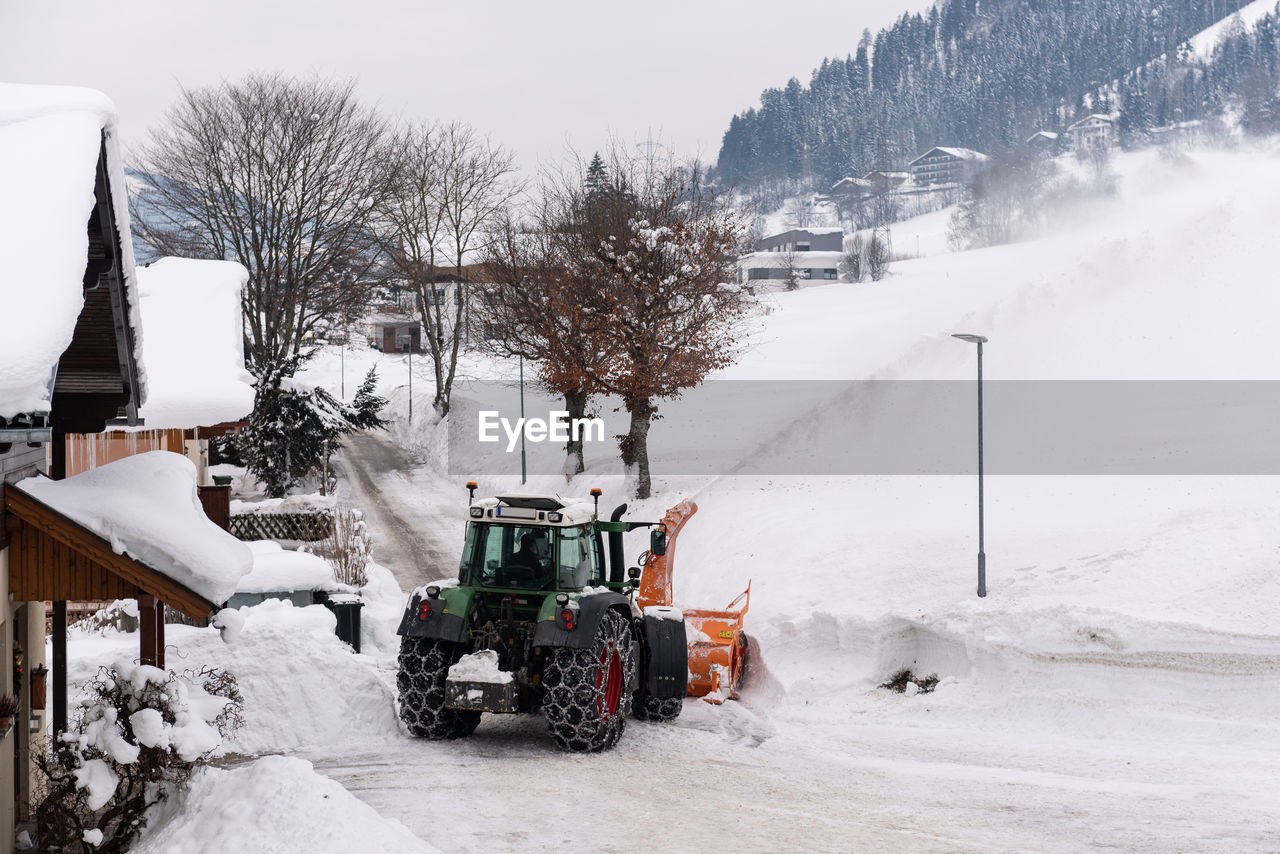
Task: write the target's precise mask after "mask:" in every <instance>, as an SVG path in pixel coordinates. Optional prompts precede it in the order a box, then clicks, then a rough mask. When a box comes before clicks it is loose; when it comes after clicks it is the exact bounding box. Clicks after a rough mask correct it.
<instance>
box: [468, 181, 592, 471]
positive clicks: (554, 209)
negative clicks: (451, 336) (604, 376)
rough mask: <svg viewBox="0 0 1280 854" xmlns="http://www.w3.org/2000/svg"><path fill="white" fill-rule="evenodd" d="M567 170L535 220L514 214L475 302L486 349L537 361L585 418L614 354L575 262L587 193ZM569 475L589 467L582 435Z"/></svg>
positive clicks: (569, 449)
mask: <svg viewBox="0 0 1280 854" xmlns="http://www.w3.org/2000/svg"><path fill="white" fill-rule="evenodd" d="M563 177H564V176H563V175H556V176H555V177H554V178H553V179H552V180H550V181H546V180H545V179H544V187H543V192H542V200H541V202H540V204H539V206H538V208H537V209H536V211H535V213H534V216H533V218H532V219H531V220H530V221H528V222H526V223H523V224H518V223H516V222H515V221H514V220H512V219H511V218H508V219H507V220H506V221H505V222H504V223H503V225H502V227H501V228H500V229H499V230H498V231H497V232H496V233H495V234H494V239H493V240H492V241H491V242H490V244H489V246H488V248H487V249H486V251H485V253H484V259H485V260H484V265H485V269H486V271H487V278H488V280H489V282H490V283H491V284H490V285H488V286H486V287H485V288H484V289H483V290H482V291H481V294H480V295H479V298H477V299H476V301H475V306H476V315H477V319H478V320H479V321H480V323H479V325H480V326H483V328H484V330H485V336H484V339H483V340H484V346H485V348H486V349H488V350H489V351H490V352H493V353H496V354H497V355H500V356H508V357H510V356H521V357H523V358H525V359H529V360H531V361H532V363H533V365H534V366H535V370H536V371H537V375H538V379H539V381H540V382H541V384H542V385H543V386H544V387H546V388H547V389H548V390H549V391H551V392H553V393H556V394H561V395H563V396H564V402H565V410H566V411H567V412H568V417H569V418H570V419H575V418H584V417H586V414H587V405H588V402H589V401H590V399H591V396H592V395H594V394H598V393H600V392H601V391H603V389H602V388H601V387H600V385H599V383H597V382H596V381H595V380H594V379H593V378H592V375H591V371H592V369H593V368H594V367H595V366H596V365H598V364H600V363H602V362H603V361H604V359H605V357H606V353H605V350H604V348H602V346H601V340H602V339H601V336H600V335H598V334H596V324H595V322H594V319H593V318H592V317H591V316H590V315H589V314H588V312H587V306H588V304H589V302H588V301H587V300H584V299H583V298H582V297H581V294H582V292H583V290H584V289H586V288H590V287H591V283H588V282H585V281H583V280H582V279H581V277H580V275H579V274H580V267H579V265H577V264H575V263H574V260H575V259H579V258H582V257H584V254H585V253H584V248H583V246H582V245H581V244H580V242H579V241H578V239H577V233H576V230H575V229H574V224H575V223H576V222H578V221H580V216H581V212H582V211H583V210H584V209H585V207H586V203H587V195H586V194H584V193H583V192H582V188H581V187H575V186H574V185H573V184H571V183H569V182H567V181H564V180H563ZM565 452H566V454H565V468H564V474H565V477H566V478H572V477H573V476H574V475H575V474H581V473H582V472H583V471H584V470H585V465H584V462H583V453H582V452H583V446H582V440H581V437H576V438H575V437H571V438H570V440H569V442H568V444H567V446H566V448H565Z"/></svg>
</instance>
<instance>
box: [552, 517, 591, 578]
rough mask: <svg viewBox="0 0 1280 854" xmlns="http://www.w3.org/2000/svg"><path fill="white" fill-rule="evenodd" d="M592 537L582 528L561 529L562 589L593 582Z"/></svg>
mask: <svg viewBox="0 0 1280 854" xmlns="http://www.w3.org/2000/svg"><path fill="white" fill-rule="evenodd" d="M590 543H591V541H590V539H589V538H587V537H586V536H584V531H583V530H582V529H581V528H561V529H560V561H559V576H558V578H557V581H558V582H559V586H560V587H561V588H562V589H566V590H576V589H578V588H580V587H586V586H587V585H588V584H590V583H592V581H593V579H592V574H593V573H592V571H591V570H592V560H591V551H592V550H591V548H590Z"/></svg>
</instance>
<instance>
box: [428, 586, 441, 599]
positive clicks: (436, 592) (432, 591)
mask: <svg viewBox="0 0 1280 854" xmlns="http://www.w3.org/2000/svg"><path fill="white" fill-rule="evenodd" d="M439 597H440V588H439V587H436V586H435V585H434V584H433V585H431V586H430V587H428V588H427V598H428V599H438V598H439Z"/></svg>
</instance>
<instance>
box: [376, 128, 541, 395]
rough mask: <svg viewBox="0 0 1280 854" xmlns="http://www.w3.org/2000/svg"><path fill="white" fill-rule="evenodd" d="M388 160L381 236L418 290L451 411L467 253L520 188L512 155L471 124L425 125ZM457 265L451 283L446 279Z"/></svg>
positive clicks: (407, 135)
mask: <svg viewBox="0 0 1280 854" xmlns="http://www.w3.org/2000/svg"><path fill="white" fill-rule="evenodd" d="M389 160H390V162H391V163H392V164H394V165H393V168H392V169H391V170H390V171H391V175H392V185H393V186H392V190H391V192H390V193H389V194H388V195H387V197H386V199H385V201H384V203H383V204H382V205H381V207H380V217H379V222H378V229H377V232H378V236H379V240H380V241H381V243H382V245H383V247H384V249H385V250H386V252H387V255H388V257H389V258H390V259H391V263H392V265H393V266H394V268H395V273H396V275H397V277H398V278H401V279H402V280H404V281H406V282H407V283H408V284H409V286H410V288H411V289H412V290H413V291H414V292H415V293H416V295H417V302H418V311H419V314H420V315H421V317H422V325H423V331H424V333H425V337H426V344H427V353H428V355H429V356H430V360H431V367H432V370H433V372H434V375H435V377H434V378H435V397H434V399H433V401H432V405H433V407H434V409H435V412H436V415H437V417H439V418H444V417H445V416H447V415H448V414H449V403H450V396H451V395H452V392H453V383H454V379H455V378H456V376H457V371H458V355H459V353H460V351H461V349H462V340H463V337H464V331H465V329H466V314H467V308H468V296H467V293H466V290H465V286H466V272H465V268H466V266H467V260H468V253H471V252H473V251H480V250H483V249H484V247H485V245H486V243H487V241H488V240H489V239H490V236H489V235H490V231H491V230H493V229H495V228H498V227H499V226H500V224H501V222H502V220H503V217H504V215H505V212H506V210H507V208H508V207H509V205H510V204H511V201H512V199H513V198H514V197H515V195H516V194H517V193H518V192H519V187H518V185H517V184H516V183H515V182H513V181H512V180H511V177H510V176H511V175H512V173H513V172H514V171H515V163H514V157H513V155H512V154H511V153H510V152H508V151H506V150H505V149H503V148H502V147H501V146H497V145H494V144H493V143H491V142H490V141H489V140H488V139H485V138H484V137H481V136H480V135H479V134H478V133H477V131H476V130H475V129H474V128H472V127H471V126H470V125H465V124H459V123H454V124H448V125H420V126H417V127H413V128H410V129H409V130H407V131H406V132H404V133H403V134H401V135H400V136H399V137H398V138H397V140H396V141H395V143H394V145H393V146H392V153H391V155H390V156H389ZM449 269H452V271H453V275H452V278H453V288H452V298H450V288H449V287H447V285H446V283H444V282H443V281H442V278H443V276H442V272H443V271H444V270H449Z"/></svg>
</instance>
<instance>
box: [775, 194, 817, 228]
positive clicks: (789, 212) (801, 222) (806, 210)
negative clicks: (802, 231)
mask: <svg viewBox="0 0 1280 854" xmlns="http://www.w3.org/2000/svg"><path fill="white" fill-rule="evenodd" d="M782 215H783V219H784V221H785V222H786V224H787V225H788V226H790V227H791V228H808V227H809V226H810V225H812V224H813V200H812V199H801V198H793V199H789V200H788V201H787V203H786V205H785V206H784V207H783V209H782Z"/></svg>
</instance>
